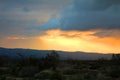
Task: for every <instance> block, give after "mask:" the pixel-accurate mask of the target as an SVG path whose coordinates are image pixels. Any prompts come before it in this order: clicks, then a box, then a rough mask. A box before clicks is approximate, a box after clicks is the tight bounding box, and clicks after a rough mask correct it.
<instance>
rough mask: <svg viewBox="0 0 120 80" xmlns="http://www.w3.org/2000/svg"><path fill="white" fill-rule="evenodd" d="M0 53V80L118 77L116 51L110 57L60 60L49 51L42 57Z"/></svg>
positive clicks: (103, 79)
mask: <svg viewBox="0 0 120 80" xmlns="http://www.w3.org/2000/svg"><path fill="white" fill-rule="evenodd" d="M18 55H19V58H18V59H15V58H9V57H8V56H0V80H120V54H116V55H113V56H112V58H111V60H106V59H98V60H86V61H85V60H83V61H82V60H72V59H69V60H60V57H59V55H58V54H57V53H56V52H55V51H52V52H51V53H48V55H46V57H44V58H40V59H39V58H35V57H34V56H30V57H29V58H24V56H23V55H21V54H18Z"/></svg>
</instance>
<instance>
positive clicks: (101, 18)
mask: <svg viewBox="0 0 120 80" xmlns="http://www.w3.org/2000/svg"><path fill="white" fill-rule="evenodd" d="M58 12H59V14H58V13H57V14H55V15H54V16H52V17H51V19H50V20H49V21H48V22H46V23H44V24H42V25H40V26H34V27H33V28H36V29H40V30H49V29H62V30H93V29H105V30H108V29H120V22H119V21H120V15H119V14H120V1H119V0H75V1H74V3H73V4H71V5H69V6H68V7H66V8H65V9H64V10H62V11H58ZM58 15H59V16H58Z"/></svg>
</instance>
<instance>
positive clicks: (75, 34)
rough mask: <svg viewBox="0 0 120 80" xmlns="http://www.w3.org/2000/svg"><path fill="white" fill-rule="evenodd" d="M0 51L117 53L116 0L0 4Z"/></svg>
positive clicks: (119, 7) (5, 0)
mask: <svg viewBox="0 0 120 80" xmlns="http://www.w3.org/2000/svg"><path fill="white" fill-rule="evenodd" d="M0 47H6V48H30V49H39V50H62V51H84V52H98V53H120V0H0Z"/></svg>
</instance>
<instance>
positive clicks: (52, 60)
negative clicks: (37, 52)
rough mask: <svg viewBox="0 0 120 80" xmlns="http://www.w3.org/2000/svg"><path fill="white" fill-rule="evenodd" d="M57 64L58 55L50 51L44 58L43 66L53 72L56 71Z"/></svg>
mask: <svg viewBox="0 0 120 80" xmlns="http://www.w3.org/2000/svg"><path fill="white" fill-rule="evenodd" d="M58 63H59V54H58V53H57V52H56V51H52V52H51V53H49V54H47V56H46V57H45V64H46V66H47V67H51V68H52V69H53V70H56V67H57V65H58Z"/></svg>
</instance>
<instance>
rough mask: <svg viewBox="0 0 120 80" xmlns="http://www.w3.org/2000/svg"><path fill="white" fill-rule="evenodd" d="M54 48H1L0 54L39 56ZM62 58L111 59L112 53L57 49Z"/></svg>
mask: <svg viewBox="0 0 120 80" xmlns="http://www.w3.org/2000/svg"><path fill="white" fill-rule="evenodd" d="M51 51H52V50H33V49H18V48H16V49H9V48H0V55H4V56H9V57H12V58H18V57H19V55H23V56H24V57H26V58H27V57H29V56H34V57H37V58H41V57H45V56H46V54H48V53H50V52H51ZM56 52H57V53H58V54H59V55H60V57H61V59H79V60H95V59H100V58H105V59H110V58H111V56H112V55H111V54H100V53H86V52H65V51H56Z"/></svg>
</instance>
